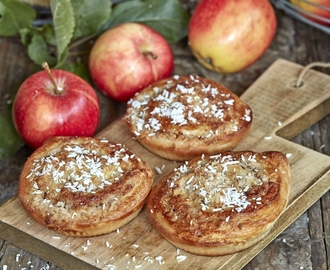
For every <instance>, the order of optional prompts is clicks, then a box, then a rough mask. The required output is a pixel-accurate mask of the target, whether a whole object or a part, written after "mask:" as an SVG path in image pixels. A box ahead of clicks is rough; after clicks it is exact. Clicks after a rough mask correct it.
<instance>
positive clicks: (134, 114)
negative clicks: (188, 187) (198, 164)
mask: <svg viewBox="0 0 330 270" xmlns="http://www.w3.org/2000/svg"><path fill="white" fill-rule="evenodd" d="M124 119H125V121H126V123H127V125H128V128H129V130H130V131H131V132H132V134H133V136H135V138H136V139H137V140H139V141H140V143H141V144H142V145H144V146H145V147H146V148H147V149H149V150H150V151H151V152H153V153H155V154H156V155H158V156H161V157H163V158H167V159H170V160H178V161H185V160H190V159H192V158H194V157H197V156H200V155H201V154H214V153H219V152H220V151H227V150H231V149H232V148H234V147H235V146H236V145H237V144H238V143H239V142H241V140H242V139H243V138H244V137H245V135H246V134H247V133H248V131H249V129H250V127H251V124H252V111H251V108H250V107H249V106H248V105H247V104H245V103H244V102H243V101H242V100H240V98H239V97H238V96H236V95H235V94H234V93H232V92H231V91H230V90H228V89H227V88H226V87H224V86H223V85H221V84H219V83H217V82H215V81H213V80H210V79H206V78H202V77H198V76H173V77H172V78H168V79H163V80H160V81H157V82H156V83H154V84H152V85H150V86H148V87H147V88H145V89H143V90H142V91H141V92H139V93H137V94H136V95H135V96H134V97H133V98H132V99H131V100H130V101H129V102H128V104H127V109H126V114H125V116H124Z"/></svg>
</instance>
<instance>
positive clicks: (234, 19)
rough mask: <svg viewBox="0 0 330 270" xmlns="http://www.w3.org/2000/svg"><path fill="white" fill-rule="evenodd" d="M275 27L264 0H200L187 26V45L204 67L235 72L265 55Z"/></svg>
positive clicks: (269, 9) (267, 3) (271, 10)
mask: <svg viewBox="0 0 330 270" xmlns="http://www.w3.org/2000/svg"><path fill="white" fill-rule="evenodd" d="M276 26H277V21H276V16H275V11H274V8H273V7H272V5H271V4H270V2H269V1H268V0H201V1H200V2H199V4H198V5H197V6H196V9H195V10H194V12H193V14H192V16H191V20H190V23H189V29H188V39H189V45H190V48H191V50H192V52H193V54H194V55H195V57H196V58H197V60H198V61H199V62H200V63H201V64H202V65H203V66H205V67H206V68H208V69H210V70H213V71H216V72H219V73H234V72H239V71H241V70H243V69H245V68H247V67H248V66H250V65H252V64H253V63H254V62H255V61H256V60H258V59H259V58H260V57H261V56H262V55H263V54H264V53H265V51H266V50H267V49H268V47H269V46H270V44H271V42H272V40H273V37H274V35H275V32H276Z"/></svg>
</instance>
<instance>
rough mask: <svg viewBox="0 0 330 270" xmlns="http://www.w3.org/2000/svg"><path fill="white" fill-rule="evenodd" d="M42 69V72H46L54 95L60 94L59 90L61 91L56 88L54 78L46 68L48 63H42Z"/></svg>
mask: <svg viewBox="0 0 330 270" xmlns="http://www.w3.org/2000/svg"><path fill="white" fill-rule="evenodd" d="M42 68H43V69H44V70H46V72H47V74H48V75H49V78H50V80H51V81H52V83H53V85H54V93H55V95H58V94H60V90H62V89H60V88H59V87H58V86H57V83H56V82H55V79H54V76H53V74H52V72H51V71H50V68H49V66H48V63H47V62H43V63H42Z"/></svg>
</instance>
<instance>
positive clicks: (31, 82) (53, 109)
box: [13, 68, 100, 149]
mask: <svg viewBox="0 0 330 270" xmlns="http://www.w3.org/2000/svg"><path fill="white" fill-rule="evenodd" d="M46 70H47V68H46ZM46 70H42V71H39V72H36V73H34V74H32V75H31V76H30V77H28V78H27V79H26V80H25V81H24V82H23V83H22V84H21V86H20V88H19V89H18V92H17V94H16V97H15V99H14V103H13V120H14V124H15V127H16V129H17V132H18V133H19V135H20V136H21V137H22V138H23V140H24V141H25V142H26V144H27V145H29V146H30V147H32V148H34V149H36V148H38V147H39V146H41V145H42V143H43V142H44V141H45V140H46V139H48V138H49V137H52V136H93V135H94V133H95V131H96V129H97V126H98V121H99V116H100V108H99V102H98V97H97V95H96V92H95V90H94V89H93V88H92V87H91V85H90V84H88V83H87V82H86V81H84V80H83V79H81V78H80V77H78V76H77V75H75V74H73V73H71V72H68V71H65V70H59V69H53V70H51V71H50V70H49V68H48V71H46ZM50 72H51V73H50ZM50 75H51V76H50Z"/></svg>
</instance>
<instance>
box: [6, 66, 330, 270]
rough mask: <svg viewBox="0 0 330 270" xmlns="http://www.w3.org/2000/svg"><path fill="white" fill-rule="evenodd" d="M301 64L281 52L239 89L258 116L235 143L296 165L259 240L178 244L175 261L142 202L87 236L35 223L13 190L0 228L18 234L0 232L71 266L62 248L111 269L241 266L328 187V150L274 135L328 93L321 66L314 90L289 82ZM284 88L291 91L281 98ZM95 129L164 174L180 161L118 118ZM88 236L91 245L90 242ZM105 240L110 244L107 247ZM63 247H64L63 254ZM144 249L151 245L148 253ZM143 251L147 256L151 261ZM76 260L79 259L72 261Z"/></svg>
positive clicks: (313, 79) (172, 249) (315, 74)
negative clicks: (220, 251) (204, 249)
mask: <svg viewBox="0 0 330 270" xmlns="http://www.w3.org/2000/svg"><path fill="white" fill-rule="evenodd" d="M301 69H302V67H301V66H299V65H297V64H293V63H291V62H288V61H285V60H277V61H276V62H275V63H274V64H273V65H272V66H271V67H270V68H269V69H268V70H267V71H266V72H265V73H264V74H263V75H262V76H260V77H259V79H258V80H257V81H256V82H255V83H254V84H253V85H252V86H251V87H250V88H249V89H248V90H247V91H246V92H245V93H244V94H243V95H242V96H241V98H242V99H243V100H244V101H245V102H247V103H248V104H249V105H250V106H251V108H252V111H253V113H254V122H253V125H252V129H251V131H250V134H248V136H247V137H246V138H245V139H244V140H243V142H242V143H241V144H240V145H239V146H238V147H237V148H236V150H244V149H245V150H253V151H260V152H261V151H267V150H277V151H281V152H283V153H286V154H289V161H290V165H291V170H292V183H291V196H290V201H289V204H288V207H287V208H286V210H285V211H284V213H283V214H282V216H281V217H280V219H279V220H278V222H277V223H276V224H275V226H274V228H273V229H272V231H271V232H270V233H269V234H268V235H267V236H266V237H265V238H264V239H263V240H262V241H260V242H259V243H257V244H256V245H255V246H253V247H251V248H249V249H247V250H245V251H243V252H239V253H236V254H233V255H228V256H221V257H205V256H196V255H193V254H189V253H186V252H184V251H180V254H181V255H184V256H187V259H186V260H185V261H183V262H178V261H177V259H176V256H177V251H176V248H175V247H174V246H172V245H171V244H169V243H168V242H167V241H166V240H165V239H163V238H162V236H160V235H159V234H158V232H157V231H156V230H155V229H154V228H153V227H152V225H151V223H150V221H149V219H148V217H147V213H146V211H145V209H144V210H143V211H142V213H140V214H139V216H138V217H137V218H135V219H134V220H133V221H132V222H130V223H129V224H127V225H125V226H124V227H122V228H121V229H120V230H119V232H114V233H111V234H108V235H105V236H100V237H94V238H90V239H84V238H74V237H67V236H62V235H58V234H56V233H54V232H51V231H49V230H47V229H46V228H44V227H42V226H40V225H38V224H36V223H35V222H34V221H33V220H32V219H31V218H30V217H29V216H28V215H27V214H26V213H25V211H24V210H23V209H22V207H21V206H20V203H19V201H18V199H17V198H13V199H11V200H10V201H9V202H7V203H5V204H4V205H3V206H1V213H0V219H1V221H2V224H1V227H2V228H3V230H2V232H6V230H11V229H10V227H13V228H17V229H18V231H16V233H15V235H16V238H14V237H13V236H12V235H13V234H12V233H11V234H9V233H7V234H6V235H4V234H3V233H2V235H0V236H1V237H3V238H5V239H7V240H8V241H11V242H13V243H15V244H17V245H20V244H22V239H25V238H27V239H28V238H31V236H32V237H33V238H36V239H38V240H40V241H41V242H40V243H39V244H40V245H41V246H42V248H41V251H39V252H41V254H40V256H41V257H44V258H50V259H51V260H52V261H53V262H55V264H56V265H58V266H60V267H65V268H66V269H74V268H71V266H70V265H74V267H75V266H76V263H78V262H79V260H77V261H75V260H69V262H70V263H68V261H67V260H66V261H65V265H62V263H63V261H62V260H57V259H58V258H57V256H56V252H57V250H58V251H59V253H61V254H62V256H60V258H62V257H67V256H68V255H71V257H72V259H74V258H77V259H80V260H82V261H83V262H85V263H87V264H89V265H90V266H94V267H97V268H99V269H107V267H109V265H114V266H116V267H117V268H119V269H121V268H125V267H126V266H127V264H128V263H129V264H130V266H131V267H134V266H139V268H140V269H148V268H149V267H154V266H155V265H157V267H158V268H160V269H161V268H163V269H171V268H175V267H180V269H188V268H191V267H193V266H194V265H200V269H239V268H242V267H243V266H244V265H245V264H247V263H248V262H249V261H250V260H251V259H253V257H254V256H256V255H257V254H258V253H259V252H260V251H261V250H262V249H263V248H264V247H265V246H267V245H268V244H269V243H270V242H271V241H273V240H274V239H275V238H276V237H277V236H278V235H279V234H280V233H281V232H283V230H284V229H285V228H287V227H288V226H289V225H290V224H291V223H292V222H293V221H294V220H296V219H297V218H298V217H299V216H300V215H301V214H303V213H304V212H305V211H306V210H307V209H308V208H309V207H310V206H311V205H312V204H313V203H314V202H315V201H316V200H317V199H319V198H320V197H321V196H322V195H323V194H324V193H325V192H326V190H327V189H329V187H330V157H328V156H326V155H323V154H321V153H318V152H315V151H313V150H310V149H308V148H306V147H303V146H300V145H297V144H295V143H293V142H290V141H288V140H286V139H283V138H281V137H278V136H277V135H276V131H277V130H279V129H281V128H282V127H284V126H285V125H286V124H288V123H291V122H293V121H295V119H298V118H299V117H300V116H301V115H304V114H305V113H308V112H309V111H310V109H312V108H314V107H318V105H319V104H321V103H323V102H325V101H326V100H328V98H329V95H330V91H329V88H328V86H330V77H329V76H327V75H324V74H322V73H320V72H316V71H309V72H308V75H309V76H310V77H307V79H308V80H309V81H311V83H312V84H313V85H314V84H316V83H317V84H319V87H317V90H314V95H313V97H310V96H309V95H308V93H309V91H310V86H309V84H307V83H305V87H304V88H300V89H297V88H294V87H292V86H291V84H290V82H291V81H292V80H294V79H295V78H296V77H297V74H298V72H299V71H300V70H301ZM274 74H278V75H280V76H281V77H282V80H281V81H279V80H276V79H274V78H275V76H274ZM311 74H312V75H313V76H311ZM269 85H272V92H271V93H269V91H267V90H268V88H269ZM297 90H298V91H297ZM283 95H285V96H286V97H287V98H286V99H283V98H282V97H283ZM302 128H304V127H302ZM97 137H99V138H106V139H108V140H110V141H113V142H116V143H122V144H124V145H126V147H128V148H129V149H131V151H133V152H134V153H136V154H137V155H139V156H140V157H141V158H142V159H144V160H145V161H146V162H147V163H148V164H149V166H150V167H151V168H155V167H156V166H157V167H162V166H163V165H165V169H164V170H163V174H164V175H165V174H167V173H168V172H169V171H171V170H172V169H173V168H174V167H177V166H179V164H180V163H178V162H173V161H169V160H165V159H162V158H159V157H157V156H155V155H154V154H152V153H151V152H149V151H148V150H146V149H145V148H144V147H143V146H142V145H140V144H139V143H138V142H137V141H136V140H133V139H132V136H131V134H130V133H129V131H128V129H127V127H126V124H125V123H124V122H123V121H122V120H121V119H119V120H117V121H116V122H114V123H113V124H111V125H110V126H108V127H107V128H105V129H104V130H103V131H101V132H100V133H98V135H97ZM161 177H163V175H156V177H155V183H156V182H157V181H159V179H160V178H161ZM8 227H9V228H8ZM0 234H1V233H0ZM26 234H27V235H26ZM18 239H19V241H18ZM26 241H27V240H26ZM89 241H90V243H91V244H90V245H89V244H88V242H89ZM42 242H43V243H47V244H48V245H49V246H50V247H51V249H50V250H51V252H50V251H49V249H48V248H47V247H43V246H45V245H46V244H42ZM107 243H109V245H112V247H111V248H108V247H107ZM33 246H35V245H33ZM33 246H31V247H30V246H29V245H28V243H27V245H24V248H25V249H27V250H29V251H31V252H33V251H34V252H36V250H33ZM46 246H47V245H46ZM315 248H317V245H315ZM63 252H64V253H66V254H65V256H64V255H63ZM145 252H148V254H147V253H145ZM312 252H313V251H312ZM46 253H48V254H46ZM159 256H162V257H161V259H159V260H158V261H157V258H160V257H159ZM112 258H113V259H112ZM145 258H149V261H148V259H147V260H145ZM73 261H74V262H75V263H72V262H73ZM162 262H164V264H162ZM206 265H207V267H206ZM204 267H206V268H204Z"/></svg>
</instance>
